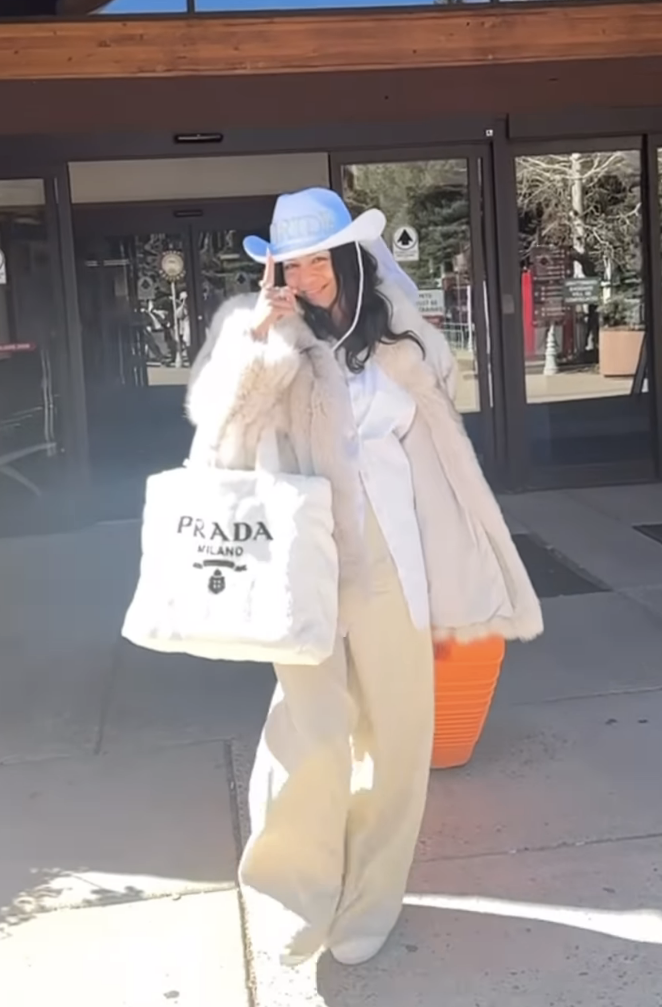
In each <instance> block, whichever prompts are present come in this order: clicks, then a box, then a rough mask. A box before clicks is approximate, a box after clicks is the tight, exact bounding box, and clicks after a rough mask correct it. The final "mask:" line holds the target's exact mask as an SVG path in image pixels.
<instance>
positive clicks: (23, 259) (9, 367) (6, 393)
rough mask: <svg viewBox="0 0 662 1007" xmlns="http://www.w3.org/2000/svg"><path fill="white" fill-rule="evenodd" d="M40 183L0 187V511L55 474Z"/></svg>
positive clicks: (18, 504) (56, 372)
mask: <svg viewBox="0 0 662 1007" xmlns="http://www.w3.org/2000/svg"><path fill="white" fill-rule="evenodd" d="M51 270H52V260H51V254H50V246H49V241H48V233H47V227H46V219H45V207H44V186H43V183H42V181H41V180H28V179H21V180H17V181H0V510H1V511H2V517H3V521H4V520H5V514H8V513H10V512H12V511H13V510H14V509H15V508H18V509H21V508H23V507H25V505H26V504H27V503H28V502H31V501H32V499H33V498H36V497H37V496H38V495H39V494H41V493H42V492H44V491H45V490H47V489H48V488H50V487H51V486H52V485H54V483H55V482H56V480H57V477H58V476H59V474H60V468H59V465H58V459H59V458H60V456H61V449H62V443H61V431H60V423H59V418H60V415H59V404H60V376H61V366H62V361H61V359H60V357H59V353H60V352H61V347H59V346H58V342H57V338H56V337H57V325H56V318H55V308H54V299H53V285H52V283H53V277H52V272H51Z"/></svg>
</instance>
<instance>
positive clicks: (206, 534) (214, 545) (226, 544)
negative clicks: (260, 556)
mask: <svg viewBox="0 0 662 1007" xmlns="http://www.w3.org/2000/svg"><path fill="white" fill-rule="evenodd" d="M177 534H178V535H186V536H189V537H190V538H192V539H194V540H197V554H198V557H199V558H198V559H197V560H196V561H195V562H194V564H193V566H194V568H195V569H196V570H202V571H207V572H208V573H209V578H208V580H207V590H208V591H209V593H210V594H214V595H218V594H222V593H223V591H225V589H226V587H227V574H228V573H245V572H246V570H247V569H248V567H247V566H246V562H245V559H244V557H245V554H246V547H248V548H250V544H251V543H254V542H260V541H266V542H272V541H273V535H272V534H271V532H270V531H269V528H268V527H267V525H266V524H265V522H264V521H256V522H255V523H254V524H251V523H249V522H248V521H235V522H233V523H232V524H228V525H225V526H224V525H223V524H221V523H220V522H218V521H205V520H203V519H202V518H195V517H192V516H190V515H185V516H183V517H181V518H180V519H179V522H178V525H177ZM203 557H205V558H203Z"/></svg>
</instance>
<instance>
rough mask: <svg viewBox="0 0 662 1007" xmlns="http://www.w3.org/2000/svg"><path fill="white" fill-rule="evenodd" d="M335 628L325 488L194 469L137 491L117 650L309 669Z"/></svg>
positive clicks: (315, 481)
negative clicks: (127, 598) (134, 555)
mask: <svg viewBox="0 0 662 1007" xmlns="http://www.w3.org/2000/svg"><path fill="white" fill-rule="evenodd" d="M337 623H338V556H337V550H336V545H335V542H334V539H333V518H332V512H331V486H330V484H329V482H328V481H327V480H326V479H322V478H317V477H314V478H309V477H307V476H290V475H281V474H278V475H277V474H271V473H269V472H268V471H264V470H260V471H255V472H243V471H242V472H240V471H231V470H227V469H215V468H207V467H203V466H200V467H196V466H188V467H184V468H180V469H174V470H173V471H169V472H162V473H160V474H159V475H154V476H151V477H150V479H148V481H147V492H146V498H145V509H144V515H143V526H142V562H141V568H140V578H139V582H138V587H137V590H136V593H135V596H134V598H133V601H132V603H131V606H130V608H129V610H128V613H127V615H126V618H125V621H124V626H123V628H122V635H123V636H124V637H125V638H126V639H127V640H130V641H131V642H132V643H134V644H137V645H138V646H139V647H146V648H148V649H150V650H156V651H162V652H169V653H184V654H192V655H193V656H195V657H203V658H211V659H218V660H226V661H266V662H274V663H277V664H300V665H315V664H320V663H321V662H322V661H324V660H325V659H326V658H327V657H329V656H330V654H331V653H332V651H333V647H334V643H335V638H336V632H337Z"/></svg>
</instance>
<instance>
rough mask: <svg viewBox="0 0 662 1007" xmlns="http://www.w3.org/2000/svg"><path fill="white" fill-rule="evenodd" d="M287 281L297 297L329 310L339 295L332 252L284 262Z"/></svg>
mask: <svg viewBox="0 0 662 1007" xmlns="http://www.w3.org/2000/svg"><path fill="white" fill-rule="evenodd" d="M283 276H284V278H285V283H286V284H287V286H288V287H289V288H290V290H292V291H294V293H295V294H296V296H297V297H302V298H303V299H304V300H305V301H308V303H309V304H313V305H314V306H315V307H316V308H325V309H326V310H327V311H328V310H329V309H330V308H331V307H332V306H333V305H334V304H335V301H336V298H337V296H338V281H337V280H336V274H335V272H334V269H333V263H332V261H331V253H330V252H315V254H314V255H302V256H301V258H300V259H289V260H288V261H287V262H284V263H283Z"/></svg>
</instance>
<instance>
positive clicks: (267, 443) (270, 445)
mask: <svg viewBox="0 0 662 1007" xmlns="http://www.w3.org/2000/svg"><path fill="white" fill-rule="evenodd" d="M255 471H256V472H265V473H267V474H268V475H278V473H279V472H280V457H279V451H278V435H277V434H276V430H275V428H274V427H271V426H270V427H265V429H264V430H263V431H262V433H261V434H260V438H259V440H258V442H257V448H256V451H255Z"/></svg>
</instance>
